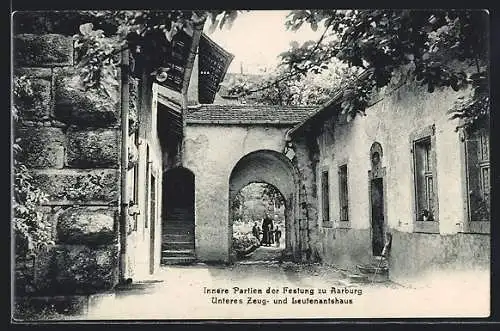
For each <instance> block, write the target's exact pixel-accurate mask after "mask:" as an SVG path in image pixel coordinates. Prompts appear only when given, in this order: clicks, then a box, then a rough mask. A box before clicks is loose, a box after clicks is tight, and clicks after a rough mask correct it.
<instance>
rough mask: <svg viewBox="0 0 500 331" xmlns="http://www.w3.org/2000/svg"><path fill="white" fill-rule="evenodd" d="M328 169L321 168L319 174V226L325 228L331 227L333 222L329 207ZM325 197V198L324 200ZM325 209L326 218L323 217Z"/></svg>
mask: <svg viewBox="0 0 500 331" xmlns="http://www.w3.org/2000/svg"><path fill="white" fill-rule="evenodd" d="M329 170H330V169H329V168H328V167H326V166H325V167H322V168H321V174H320V176H321V177H320V178H321V179H320V192H321V224H322V226H323V227H325V228H331V227H333V222H332V220H331V215H332V213H331V205H330V197H331V196H330V171H329ZM325 174H326V186H325ZM325 195H326V198H327V199H325ZM325 200H327V201H325ZM325 209H326V214H327V215H326V216H325Z"/></svg>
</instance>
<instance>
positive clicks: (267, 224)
mask: <svg viewBox="0 0 500 331" xmlns="http://www.w3.org/2000/svg"><path fill="white" fill-rule="evenodd" d="M272 230H273V220H272V218H271V217H269V213H267V212H266V214H265V216H264V219H263V220H262V245H263V246H271V233H272Z"/></svg>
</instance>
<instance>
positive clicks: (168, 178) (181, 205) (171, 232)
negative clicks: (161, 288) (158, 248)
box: [161, 167, 195, 264]
mask: <svg viewBox="0 0 500 331" xmlns="http://www.w3.org/2000/svg"><path fill="white" fill-rule="evenodd" d="M163 208H164V209H163V213H162V215H164V216H163V220H162V254H161V255H162V257H161V262H162V264H182V263H189V262H193V261H194V260H195V233H194V231H195V224H194V223H195V221H194V174H193V173H192V172H191V171H190V170H188V169H186V168H182V167H178V168H174V169H170V170H168V171H167V172H166V173H165V179H164V189H163Z"/></svg>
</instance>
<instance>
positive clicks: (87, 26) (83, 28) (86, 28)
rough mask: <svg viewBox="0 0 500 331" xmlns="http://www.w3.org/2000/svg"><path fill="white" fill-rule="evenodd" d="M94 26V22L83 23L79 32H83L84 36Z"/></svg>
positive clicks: (90, 31) (89, 32)
mask: <svg viewBox="0 0 500 331" xmlns="http://www.w3.org/2000/svg"><path fill="white" fill-rule="evenodd" d="M93 28H94V24H92V23H85V24H82V25H80V33H81V34H83V35H84V36H86V35H89V34H91V33H92V29H93Z"/></svg>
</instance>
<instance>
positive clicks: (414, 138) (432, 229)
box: [409, 124, 439, 233]
mask: <svg viewBox="0 0 500 331" xmlns="http://www.w3.org/2000/svg"><path fill="white" fill-rule="evenodd" d="M425 139H429V141H430V154H429V155H427V157H430V158H431V164H432V169H431V171H430V173H431V174H432V176H431V177H432V190H433V199H432V200H433V201H432V202H433V207H434V208H433V209H434V210H433V211H434V213H433V220H432V221H423V220H419V217H418V216H417V211H418V200H419V195H418V192H417V190H418V187H417V169H416V161H417V159H416V154H415V147H416V145H417V144H418V143H421V142H422V140H425ZM409 140H410V156H411V162H410V163H411V179H412V180H411V182H412V218H413V224H414V232H419V233H439V195H438V179H437V155H436V126H435V125H434V124H432V125H428V126H426V127H423V128H421V129H419V130H416V131H414V132H413V133H411V134H410V139H409ZM424 178H426V177H425V176H424ZM425 182H426V183H427V179H426V180H425ZM426 192H427V190H426ZM424 198H425V199H426V200H428V198H426V197H424Z"/></svg>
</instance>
